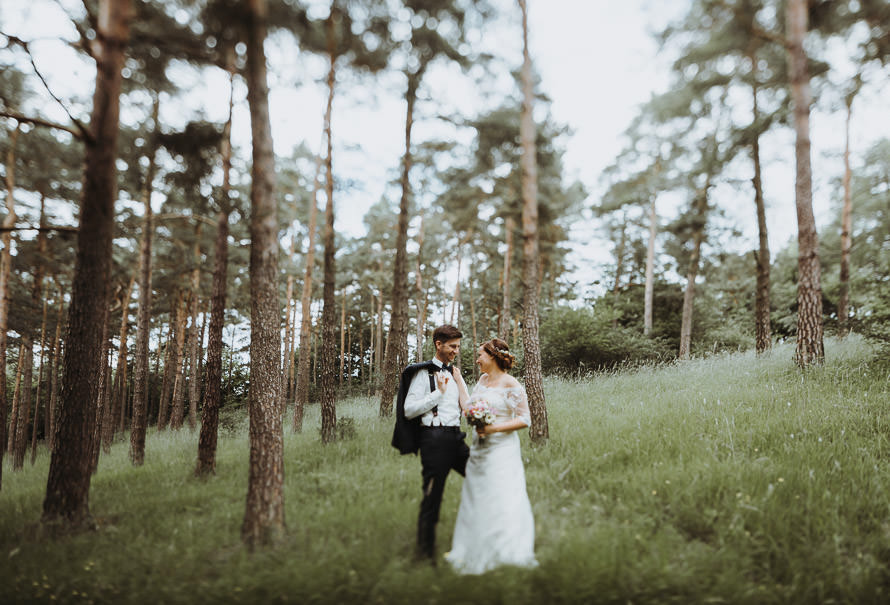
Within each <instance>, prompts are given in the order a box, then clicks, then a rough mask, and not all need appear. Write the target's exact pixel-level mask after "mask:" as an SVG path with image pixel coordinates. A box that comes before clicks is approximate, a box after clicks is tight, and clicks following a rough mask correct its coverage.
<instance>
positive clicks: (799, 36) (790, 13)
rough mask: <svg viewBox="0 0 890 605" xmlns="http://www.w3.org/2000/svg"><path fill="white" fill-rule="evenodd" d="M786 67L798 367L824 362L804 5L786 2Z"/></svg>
mask: <svg viewBox="0 0 890 605" xmlns="http://www.w3.org/2000/svg"><path fill="white" fill-rule="evenodd" d="M786 10H787V14H786V23H787V24H788V46H787V50H788V64H789V72H790V74H791V99H792V104H793V106H794V130H795V134H796V137H795V145H794V148H795V156H796V159H797V170H796V174H797V177H796V183H795V187H794V197H795V200H796V206H797V247H798V252H797V276H798V283H797V347H796V350H795V361H796V362H797V364H798V365H799V366H800V367H802V368H805V367H808V366H810V365H812V364H821V363H822V361H823V360H824V359H825V345H824V342H823V325H822V269H821V266H820V264H819V236H818V234H817V233H816V219H815V217H814V215H813V177H812V169H811V165H810V104H811V102H812V95H811V92H810V75H809V71H808V67H807V55H806V52H805V51H804V47H803V43H804V37H805V35H806V32H807V17H808V13H807V10H808V9H807V2H806V0H788V2H787V4H786Z"/></svg>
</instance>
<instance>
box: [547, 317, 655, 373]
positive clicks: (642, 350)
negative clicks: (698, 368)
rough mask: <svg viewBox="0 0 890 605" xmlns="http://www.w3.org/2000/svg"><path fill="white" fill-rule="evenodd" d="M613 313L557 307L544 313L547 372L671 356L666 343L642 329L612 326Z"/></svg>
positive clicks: (586, 369)
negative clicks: (648, 334)
mask: <svg viewBox="0 0 890 605" xmlns="http://www.w3.org/2000/svg"><path fill="white" fill-rule="evenodd" d="M612 320H613V316H612V314H611V313H607V312H600V313H597V312H596V310H593V311H592V310H590V309H587V308H582V309H572V308H570V307H556V308H554V309H550V310H548V311H547V312H546V313H544V314H543V318H542V320H541V326H540V335H541V365H542V366H543V367H544V368H545V369H546V372H547V373H548V374H574V373H581V374H584V373H586V372H589V371H598V370H603V369H611V368H615V367H616V366H619V365H624V364H630V363H646V362H652V361H659V360H664V359H668V358H669V357H671V356H672V353H671V352H670V350H669V349H668V348H667V347H666V346H665V343H664V342H662V341H661V340H658V339H650V338H646V337H644V336H643V334H642V331H641V330H637V329H635V328H628V327H625V326H622V325H618V326H615V327H613V326H612Z"/></svg>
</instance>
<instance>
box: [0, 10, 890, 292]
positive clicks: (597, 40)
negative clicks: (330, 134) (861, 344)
mask: <svg viewBox="0 0 890 605" xmlns="http://www.w3.org/2000/svg"><path fill="white" fill-rule="evenodd" d="M496 1H497V3H498V4H499V5H500V6H501V8H502V10H503V11H504V12H509V13H513V14H515V15H516V17H515V18H514V19H513V20H512V22H511V20H509V19H505V20H503V22H502V23H501V25H500V26H499V28H498V29H497V30H489V31H487V32H486V33H485V36H484V38H483V39H482V40H481V41H479V43H480V44H482V45H484V46H485V47H489V48H494V49H497V50H498V53H499V54H500V56H501V58H502V60H503V61H504V62H506V63H505V70H507V69H510V68H515V67H516V66H518V65H519V63H520V61H521V54H520V52H521V47H520V43H521V30H520V29H519V19H518V15H519V10H518V4H517V3H516V2H515V1H514V0H496ZM62 4H64V5H65V6H70V7H77V6H78V4H79V3H78V2H77V1H75V0H62ZM529 4H530V23H529V28H530V31H531V49H532V54H533V61H534V64H535V68H536V69H537V70H538V72H539V73H540V74H541V76H542V79H543V81H542V86H541V88H542V91H543V92H544V93H545V94H547V95H548V96H549V97H550V98H551V99H552V101H553V105H552V112H553V114H554V116H555V118H556V120H557V121H559V122H562V123H566V124H568V125H569V126H570V127H571V128H572V129H573V135H572V136H571V137H570V138H568V139H567V140H566V141H565V142H564V143H565V146H566V165H567V168H568V171H569V179H570V180H572V179H578V180H580V181H582V182H583V183H584V184H585V185H586V186H587V189H588V191H589V192H590V194H591V197H590V199H589V200H588V201H587V202H586V204H585V205H586V206H587V207H590V206H591V205H593V204H594V203H595V200H596V199H597V197H598V195H599V194H600V193H601V186H600V184H599V180H598V179H599V176H600V173H601V171H602V170H603V168H605V167H606V166H607V165H608V164H610V163H611V162H612V160H613V159H614V157H615V155H616V154H617V153H618V152H619V151H620V150H621V148H622V147H623V146H624V142H623V141H622V139H621V133H622V132H623V131H624V129H625V128H626V127H627V125H628V124H629V122H630V121H631V119H632V118H633V117H634V116H635V114H636V112H637V108H638V106H639V105H640V104H641V103H643V102H645V101H646V100H648V99H649V97H650V95H651V94H653V93H655V92H660V91H663V90H665V89H666V87H667V86H668V73H667V72H668V67H669V58H668V57H665V56H663V55H660V54H659V51H658V48H657V47H656V45H655V42H654V41H653V39H652V36H651V32H652V31H655V30H658V29H660V28H662V27H664V26H665V25H666V24H667V23H668V22H669V21H670V20H671V19H674V18H676V17H677V16H679V15H680V14H681V13H682V11H683V10H684V7H685V6H686V4H685V3H684V2H663V1H659V0H622V1H621V2H615V1H614V0H529ZM0 30H2V31H4V32H9V33H13V34H16V35H20V36H21V37H23V38H25V39H34V38H38V37H39V38H53V37H59V36H62V37H65V38H68V39H72V38H73V36H74V32H73V29H72V28H71V27H70V25H69V24H68V23H67V21H66V17H65V15H63V14H62V12H61V10H60V9H59V7H58V5H57V4H56V3H55V2H53V1H51V0H28V1H27V2H25V1H21V0H19V1H16V2H15V3H10V2H7V3H4V4H3V5H2V6H0ZM34 48H35V51H36V52H37V53H38V64H39V65H40V67H41V69H42V70H44V71H45V73H46V75H47V77H48V79H49V81H50V83H51V85H52V86H53V87H54V88H56V89H57V90H58V91H59V93H60V94H63V95H64V94H66V92H71V93H73V92H75V91H77V92H78V93H79V94H82V95H85V98H88V94H89V91H90V90H91V81H92V73H93V72H92V71H91V66H90V65H89V64H84V65H82V66H78V64H77V63H76V62H75V61H72V60H68V57H69V56H70V54H71V53H70V52H69V51H68V50H67V49H65V48H64V46H63V45H61V44H59V43H57V42H54V41H52V40H51V39H47V40H45V41H43V42H40V43H38V44H36V45H35V47H34ZM267 51H268V55H269V57H268V60H269V64H270V73H274V74H275V77H274V79H273V80H272V81H270V86H271V91H272V96H271V115H272V124H273V137H274V140H275V148H276V151H277V153H278V154H280V155H283V156H284V155H289V154H290V152H291V150H292V148H293V147H294V146H295V145H298V144H299V143H300V142H302V141H305V142H306V143H307V144H308V145H309V146H310V147H311V148H312V149H318V146H319V143H320V141H321V136H320V134H321V118H322V112H323V109H324V102H325V90H324V86H323V82H322V78H323V76H324V74H325V70H326V65H325V63H324V61H323V60H321V59H319V58H316V57H311V56H306V55H301V54H300V53H298V52H297V51H296V49H295V48H294V47H293V46H292V45H291V43H289V42H286V41H282V39H273V40H272V41H270V44H267ZM843 77H844V74H843V73H841V72H840V71H838V72H837V73H836V74H833V80H834V81H835V82H837V83H839V84H840V83H842V82H843ZM178 79H181V80H182V83H184V84H185V85H186V86H187V90H189V94H188V95H187V96H186V97H184V98H177V99H176V100H175V101H171V102H167V103H166V105H164V110H163V113H162V122H163V123H164V124H167V125H171V126H175V125H177V124H184V122H185V121H187V120H189V119H192V118H193V117H194V114H193V113H192V110H195V111H202V112H204V113H205V115H206V116H207V118H209V119H212V120H218V121H222V120H223V119H224V117H225V111H226V103H225V101H224V99H225V93H224V92H221V91H225V90H226V80H225V77H224V76H223V75H222V74H221V73H219V74H214V73H206V74H202V75H201V76H198V77H196V76H195V75H194V74H190V73H187V72H186V71H185V70H182V71H181V72H180V73H179V74H178ZM497 85H498V84H497V83H495V84H493V85H492V88H493V89H494V88H496V87H497ZM403 88H404V84H403V80H402V78H401V77H400V76H399V75H393V74H390V75H385V76H383V77H381V78H377V79H375V80H371V79H370V78H366V79H364V80H359V81H352V82H348V83H345V84H344V85H343V89H344V90H345V89H349V90H350V91H352V92H351V94H348V95H347V94H341V95H340V96H339V97H338V98H337V100H336V102H335V107H334V116H333V128H334V138H335V159H334V170H335V174H336V175H337V177H338V178H340V179H350V180H355V181H358V182H359V183H361V188H360V189H358V190H356V191H353V192H350V193H349V194H348V195H346V194H344V195H342V196H341V198H340V199H336V198H335V199H336V203H337V213H338V224H337V228H338V229H340V230H343V231H346V232H348V233H351V234H353V235H360V234H361V232H362V230H363V226H362V222H361V218H362V216H363V215H364V213H365V211H366V210H367V208H368V207H369V206H370V205H371V204H372V203H374V202H376V201H377V200H378V199H379V198H380V196H381V195H383V193H384V191H385V190H386V187H387V182H388V181H389V180H391V179H392V178H393V177H394V176H395V174H396V170H397V169H398V166H399V161H400V157H401V154H402V152H403V129H404V103H403V101H402V99H401V95H402V91H403ZM354 90H361V91H362V92H361V93H360V94H356V93H355V92H354ZM85 91H86V92H85ZM486 92H487V91H485V90H483V89H480V88H479V85H478V84H474V83H473V82H472V81H471V79H470V78H467V77H461V76H457V75H455V74H454V73H453V72H449V71H446V70H442V69H439V70H437V71H433V72H432V73H431V74H430V76H429V77H428V78H427V82H426V84H425V87H424V88H423V89H422V90H421V93H420V94H421V99H422V101H421V106H420V107H419V111H420V113H422V114H425V115H427V116H430V115H434V114H435V113H436V112H438V111H449V112H451V111H455V109H456V110H458V111H460V112H462V113H463V114H464V115H466V116H472V115H473V114H475V113H478V112H479V111H480V110H481V109H482V108H483V107H484V106H485V103H486V101H485V100H484V98H483V97H484V95H485V93H486ZM237 95H238V99H239V100H240V101H241V103H240V106H239V110H238V112H237V113H236V116H235V136H236V137H237V139H236V144H240V145H241V146H242V147H243V148H244V149H249V119H248V114H247V104H246V101H245V91H244V89H243V86H241V87H240V88H239V90H238V92H237ZM887 98H890V84H888V78H887V74H886V73H884V74H883V75H882V76H881V78H880V79H877V80H876V81H873V82H872V84H871V85H870V86H869V88H868V89H866V90H865V91H864V92H863V94H862V95H861V97H860V99H859V100H857V105H856V112H855V113H854V118H853V125H852V133H853V153H854V155H855V154H856V153H861V152H862V151H864V150H865V149H866V148H867V147H868V146H869V144H870V143H871V142H873V141H874V140H876V139H877V138H879V137H881V136H883V137H888V136H890V120H887V119H886V102H882V101H881V100H882V99H887ZM831 101H832V97H831V95H830V94H826V95H825V96H824V98H823V99H821V100H820V101H819V104H818V105H817V107H816V108H815V109H814V111H813V114H812V129H813V130H812V144H813V162H814V189H815V194H814V206H815V209H816V214H817V220H818V221H819V223H820V226H821V225H822V224H825V223H826V222H827V221H828V219H829V218H830V217H829V211H830V209H831V207H832V203H831V200H830V194H831V191H832V190H831V187H830V182H831V181H832V180H833V179H836V178H838V177H839V176H840V174H841V171H842V168H843V165H842V160H841V158H840V153H841V151H842V145H843V118H844V116H843V111H842V110H841V109H840V108H839V107H838V106H837V105H836V103H835V106H834V107H832V106H831V105H832V103H831ZM45 112H46V115H47V117H49V118H51V119H54V120H57V121H65V119H66V118H65V115H64V113H62V112H61V111H60V110H59V108H58V107H57V106H54V105H52V104H48V105H47V106H46V109H45ZM125 115H126V114H125ZM440 131H441V127H440V126H439V125H437V123H436V122H435V120H425V121H421V122H420V123H418V124H417V126H416V129H415V140H416V141H420V140H422V139H423V138H424V137H426V136H430V134H431V133H435V132H440ZM771 141H772V144H771V146H769V147H767V148H766V149H765V153H764V156H765V158H764V159H765V161H767V162H768V165H767V166H766V167H765V190H766V191H765V192H766V198H767V204H768V210H767V212H768V222H769V228H770V244H771V249H772V250H773V252H774V253H775V252H776V251H778V250H779V249H780V248H781V247H783V246H784V245H785V244H786V243H787V242H788V240H789V239H791V238H793V237H794V236H795V235H796V228H795V224H796V219H795V213H794V176H793V154H794V147H793V135H792V133H790V132H789V131H785V132H781V133H778V134H776V135H775V136H774V137H772V139H771ZM740 178H742V179H749V178H750V175H740ZM717 195H720V196H721V199H719V200H718V203H719V204H720V205H721V206H723V207H725V208H726V209H727V211H728V215H729V218H728V220H729V221H730V222H734V223H736V224H738V225H739V226H740V227H741V228H742V229H743V231H744V233H745V235H746V239H745V241H742V242H738V243H737V244H736V245H737V246H739V247H740V249H753V248H755V247H756V227H755V222H754V211H753V202H752V196H751V194H750V193H749V192H748V191H747V190H745V189H744V188H742V189H740V191H739V192H735V191H731V190H726V189H722V190H718V193H717ZM668 206H669V203H668V204H667V205H665V207H664V208H663V209H660V211H661V212H662V213H663V214H665V215H666V214H669V213H670V212H671V210H672V208H670V207H668ZM666 220H667V219H666ZM571 233H572V238H573V254H572V257H571V261H572V262H573V263H574V264H575V265H576V267H577V270H576V272H575V276H576V277H577V278H578V279H579V280H580V281H582V282H584V283H590V282H592V281H593V280H595V279H598V278H599V277H600V275H599V273H600V271H599V270H597V269H596V268H595V267H594V266H593V265H594V264H599V263H607V262H610V250H611V244H610V243H609V242H603V241H600V240H598V239H597V236H598V224H597V223H596V221H594V220H592V219H591V218H590V217H589V213H587V214H586V215H585V220H583V221H577V222H575V223H574V224H573V227H572V232H571ZM579 293H580V292H579Z"/></svg>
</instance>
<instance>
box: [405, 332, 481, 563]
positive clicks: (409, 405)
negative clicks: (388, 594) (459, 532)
mask: <svg viewBox="0 0 890 605" xmlns="http://www.w3.org/2000/svg"><path fill="white" fill-rule="evenodd" d="M462 336H463V335H462V334H461V332H460V330H458V329H457V328H455V327H454V326H450V325H444V326H439V327H438V328H436V329H435V330H434V331H433V346H434V347H435V350H436V352H435V356H434V357H433V359H432V360H431V361H425V362H423V363H416V364H414V365H410V366H408V367H407V368H405V370H404V371H403V372H402V379H401V382H400V383H399V395H398V398H397V400H396V427H395V431H394V432H393V437H392V445H393V447H395V448H397V449H398V450H399V451H400V452H401V453H402V454H415V453H417V451H418V449H419V450H420V464H421V467H422V474H423V498H422V500H421V501H420V515H419V516H418V518H417V555H418V557H420V558H425V559H428V560H430V561H431V562H432V563H433V564H435V562H436V559H435V556H436V523H438V521H439V507H440V506H441V504H442V493H443V492H444V491H445V480H446V479H447V478H448V473H449V472H450V471H451V469H454V470H456V471H457V472H458V473H460V474H461V475H463V474H464V469H466V466H467V458H469V456H470V449H469V448H468V447H467V444H466V443H464V437H466V434H465V433H462V432H461V431H460V404H459V403H458V393H459V391H458V387H457V384H456V380H455V376H454V372H456V371H455V370H453V369H452V366H451V363H452V362H453V361H454V359H455V358H456V357H457V355H458V353H460V339H461V337H462Z"/></svg>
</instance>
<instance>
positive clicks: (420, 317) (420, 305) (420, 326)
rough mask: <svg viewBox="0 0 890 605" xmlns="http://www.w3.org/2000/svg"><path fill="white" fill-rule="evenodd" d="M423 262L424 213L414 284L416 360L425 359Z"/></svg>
mask: <svg viewBox="0 0 890 605" xmlns="http://www.w3.org/2000/svg"><path fill="white" fill-rule="evenodd" d="M422 262H423V214H421V215H420V228H419V232H418V234H417V265H416V268H415V271H414V286H415V289H416V292H417V334H416V337H417V351H416V353H415V361H416V362H417V363H420V362H421V361H423V331H424V324H425V323H426V304H427V302H426V301H427V293H426V291H424V289H423V272H422V271H421V270H420V267H421V264H422Z"/></svg>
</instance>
